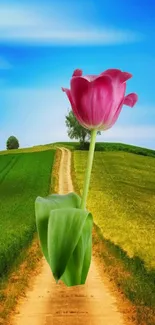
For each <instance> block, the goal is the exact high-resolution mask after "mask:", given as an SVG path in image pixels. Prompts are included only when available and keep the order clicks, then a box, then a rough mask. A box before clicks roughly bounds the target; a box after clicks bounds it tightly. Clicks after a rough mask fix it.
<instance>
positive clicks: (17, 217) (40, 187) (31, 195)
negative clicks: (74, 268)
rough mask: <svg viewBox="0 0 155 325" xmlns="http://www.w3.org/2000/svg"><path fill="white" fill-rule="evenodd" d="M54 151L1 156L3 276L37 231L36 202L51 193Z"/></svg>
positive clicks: (0, 251) (0, 268) (0, 264)
mask: <svg viewBox="0 0 155 325" xmlns="http://www.w3.org/2000/svg"><path fill="white" fill-rule="evenodd" d="M54 154H55V151H54V150H47V151H40V152H27V153H23V152H21V151H18V154H7V155H0V275H1V274H3V273H4V272H5V271H7V270H8V269H9V267H10V266H11V264H12V263H13V261H14V259H15V258H16V256H17V255H18V254H19V252H20V250H21V249H22V248H23V247H25V246H26V245H27V244H28V243H29V241H30V240H31V239H32V237H33V233H34V231H35V216H34V201H35V198H36V197H37V196H38V195H40V196H44V195H47V194H48V191H49V185H50V181H51V171H52V165H53V161H54Z"/></svg>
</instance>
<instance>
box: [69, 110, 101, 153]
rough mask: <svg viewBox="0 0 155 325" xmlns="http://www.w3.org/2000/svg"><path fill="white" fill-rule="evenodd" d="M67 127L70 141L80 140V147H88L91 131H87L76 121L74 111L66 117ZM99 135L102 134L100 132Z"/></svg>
mask: <svg viewBox="0 0 155 325" xmlns="http://www.w3.org/2000/svg"><path fill="white" fill-rule="evenodd" d="M65 123H66V126H67V128H68V130H67V133H68V136H69V137H70V139H76V140H79V142H80V146H81V148H82V147H86V143H87V142H88V141H89V140H90V134H91V131H90V130H87V129H85V128H84V127H83V126H82V125H81V124H80V123H79V122H78V121H77V119H76V117H75V115H74V114H73V112H72V111H69V113H68V115H66V121H65ZM97 134H101V132H100V131H98V132H97Z"/></svg>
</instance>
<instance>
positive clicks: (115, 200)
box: [72, 151, 155, 325]
mask: <svg viewBox="0 0 155 325" xmlns="http://www.w3.org/2000/svg"><path fill="white" fill-rule="evenodd" d="M86 158H87V153H86V152H80V151H76V152H74V167H73V171H72V173H73V175H74V178H73V179H74V180H75V177H76V181H75V182H76V184H75V189H76V191H77V193H80V192H81V191H82V188H83V176H84V170H85V166H86ZM154 175H155V165H154V159H153V158H151V157H142V156H136V155H133V154H129V153H123V152H105V153H103V152H96V153H95V159H94V165H93V171H92V178H91V185H90V191H89V198H88V210H89V211H91V212H92V214H93V216H94V220H95V223H96V226H94V246H95V245H96V244H97V245H96V247H97V250H98V253H99V256H100V259H101V260H102V264H103V269H104V270H105V271H106V274H107V275H108V277H109V278H110V279H111V280H113V282H115V284H116V285H117V287H118V288H119V291H120V292H121V293H122V294H123V296H124V297H126V299H127V300H128V302H130V306H131V307H130V312H129V314H131V315H130V318H133V319H132V320H134V321H136V322H137V324H138V325H154V324H155V290H154V287H155V267H154V260H155V258H154V257H155V255H154V240H155V236H154V235H155V230H154V229H155V227H154V226H155V218H154V215H155V210H154V209H155V207H154V204H153V200H154V193H155V178H154ZM98 202H100V204H98Z"/></svg>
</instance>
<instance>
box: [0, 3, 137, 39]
mask: <svg viewBox="0 0 155 325" xmlns="http://www.w3.org/2000/svg"><path fill="white" fill-rule="evenodd" d="M74 17H75V15H74ZM140 39H141V35H139V34H138V33H135V32H131V31H128V30H119V29H117V28H114V27H112V28H107V27H106V26H105V27H103V28H97V27H96V26H94V25H93V24H90V23H89V22H87V21H86V19H85V20H84V19H83V18H82V17H80V16H79V17H76V18H74V19H73V16H72V15H71V12H69V11H68V12H65V9H64V8H61V9H59V10H58V9H57V10H55V8H54V7H53V6H52V11H50V14H49V13H48V10H47V8H46V10H45V8H41V7H39V6H37V7H36V8H35V7H31V6H30V5H29V6H23V5H20V6H17V5H16V6H15V5H14V6H2V5H0V40H1V41H6V42H7V41H8V42H20V43H31V44H33V45H34V44H38V43H42V44H49V45H50V44H55V45H59V44H61V45H70V44H72V45H80V44H81V45H82V44H87V45H92V44H97V45H110V44H122V43H128V42H135V41H138V40H140Z"/></svg>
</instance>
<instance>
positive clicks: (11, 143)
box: [6, 135, 19, 150]
mask: <svg viewBox="0 0 155 325" xmlns="http://www.w3.org/2000/svg"><path fill="white" fill-rule="evenodd" d="M6 148H7V150H11V149H18V148H19V141H18V139H17V138H16V137H14V136H13V135H11V136H10V137H9V138H8V140H7V142H6Z"/></svg>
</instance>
